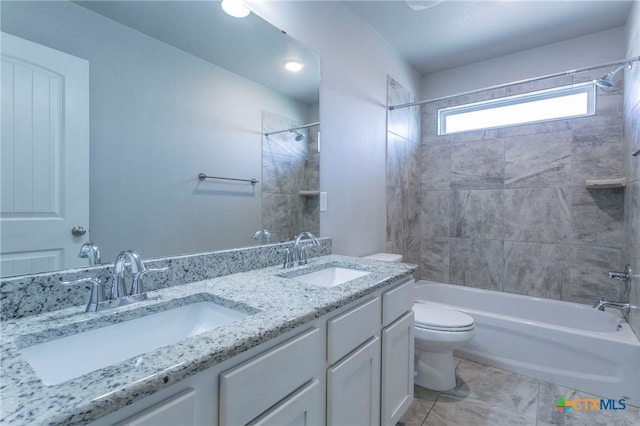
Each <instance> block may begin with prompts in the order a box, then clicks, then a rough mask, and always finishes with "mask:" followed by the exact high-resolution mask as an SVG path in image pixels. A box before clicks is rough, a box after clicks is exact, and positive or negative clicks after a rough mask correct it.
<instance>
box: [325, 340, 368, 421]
mask: <svg viewBox="0 0 640 426" xmlns="http://www.w3.org/2000/svg"><path fill="white" fill-rule="evenodd" d="M327 424H328V425H330V426H331V425H335V426H346V425H360V426H366V425H375V426H378V425H380V338H379V337H373V338H371V339H370V340H369V341H368V342H367V343H365V344H363V345H362V346H360V347H359V348H358V349H356V350H355V351H353V352H352V353H351V354H349V355H347V356H346V357H345V358H344V360H343V361H340V362H338V363H337V364H335V365H334V366H333V367H331V368H329V369H328V370H327Z"/></svg>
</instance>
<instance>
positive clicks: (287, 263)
mask: <svg viewBox="0 0 640 426" xmlns="http://www.w3.org/2000/svg"><path fill="white" fill-rule="evenodd" d="M276 252H277V253H284V260H283V261H282V267H283V268H291V267H292V266H295V263H294V262H293V252H292V251H291V248H290V247H285V248H283V249H281V250H276Z"/></svg>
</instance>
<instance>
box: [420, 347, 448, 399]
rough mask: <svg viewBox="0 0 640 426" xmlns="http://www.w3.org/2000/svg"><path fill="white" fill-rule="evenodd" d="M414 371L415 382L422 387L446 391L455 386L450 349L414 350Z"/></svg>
mask: <svg viewBox="0 0 640 426" xmlns="http://www.w3.org/2000/svg"><path fill="white" fill-rule="evenodd" d="M416 349H417V348H416ZM416 372H417V377H416V379H415V383H416V385H418V386H421V387H423V388H427V389H433V390H437V391H448V390H451V389H453V388H455V387H456V373H455V368H454V363H453V351H452V350H451V351H445V352H427V351H424V350H419V349H418V350H416Z"/></svg>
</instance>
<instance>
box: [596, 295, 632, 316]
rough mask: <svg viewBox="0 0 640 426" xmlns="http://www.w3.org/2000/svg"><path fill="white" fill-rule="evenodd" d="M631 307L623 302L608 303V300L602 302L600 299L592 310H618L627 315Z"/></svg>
mask: <svg viewBox="0 0 640 426" xmlns="http://www.w3.org/2000/svg"><path fill="white" fill-rule="evenodd" d="M630 307H631V305H629V304H628V303H624V302H609V301H608V300H604V299H603V298H602V297H601V298H600V300H598V301H597V302H596V303H595V304H594V305H593V308H594V309H597V310H599V311H604V308H616V309H619V310H620V311H621V312H622V313H623V314H628V313H629V309H630Z"/></svg>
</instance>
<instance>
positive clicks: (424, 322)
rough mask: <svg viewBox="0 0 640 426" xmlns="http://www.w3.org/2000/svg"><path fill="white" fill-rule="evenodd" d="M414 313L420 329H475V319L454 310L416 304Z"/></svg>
mask: <svg viewBox="0 0 640 426" xmlns="http://www.w3.org/2000/svg"><path fill="white" fill-rule="evenodd" d="M413 312H414V313H415V323H416V326H418V327H424V328H430V329H435V330H452V329H470V328H472V327H473V318H471V317H470V316H469V315H467V314H465V313H463V312H459V311H454V310H453V309H447V308H441V307H439V306H435V305H433V304H426V303H414V304H413Z"/></svg>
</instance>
